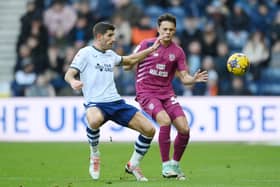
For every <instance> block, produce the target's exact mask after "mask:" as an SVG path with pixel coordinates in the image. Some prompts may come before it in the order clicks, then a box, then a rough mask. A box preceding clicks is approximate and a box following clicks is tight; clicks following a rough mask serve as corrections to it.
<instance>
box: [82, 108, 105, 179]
mask: <svg viewBox="0 0 280 187" xmlns="http://www.w3.org/2000/svg"><path fill="white" fill-rule="evenodd" d="M86 116H87V120H88V127H87V138H88V142H89V144H90V165H89V173H90V176H91V177H92V179H94V180H97V179H99V177H100V152H99V149H98V145H99V136H100V129H99V127H100V126H101V125H102V124H103V123H104V116H103V114H102V112H101V111H100V109H98V108H96V107H90V108H88V109H87V112H86Z"/></svg>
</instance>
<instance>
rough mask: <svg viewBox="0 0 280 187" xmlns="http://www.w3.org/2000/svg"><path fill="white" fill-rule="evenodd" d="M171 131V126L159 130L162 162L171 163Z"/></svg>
mask: <svg viewBox="0 0 280 187" xmlns="http://www.w3.org/2000/svg"><path fill="white" fill-rule="evenodd" d="M170 130H171V126H170V125H168V126H161V127H160V130H159V136H158V142H159V148H160V154H161V160H162V162H166V161H169V152H170Z"/></svg>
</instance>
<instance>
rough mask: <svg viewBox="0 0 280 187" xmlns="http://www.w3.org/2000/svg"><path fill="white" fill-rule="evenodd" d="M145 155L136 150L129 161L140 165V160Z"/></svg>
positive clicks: (133, 164) (134, 164)
mask: <svg viewBox="0 0 280 187" xmlns="http://www.w3.org/2000/svg"><path fill="white" fill-rule="evenodd" d="M143 157H144V156H143V155H141V154H139V153H137V152H136V151H134V152H133V154H132V156H131V158H130V160H129V162H130V164H131V165H132V166H138V165H139V164H140V161H141V160H142V159H143Z"/></svg>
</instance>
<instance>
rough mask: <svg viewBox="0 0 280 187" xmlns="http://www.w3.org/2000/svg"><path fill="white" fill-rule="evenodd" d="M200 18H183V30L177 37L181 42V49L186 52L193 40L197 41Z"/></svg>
mask: <svg viewBox="0 0 280 187" xmlns="http://www.w3.org/2000/svg"><path fill="white" fill-rule="evenodd" d="M199 23H200V18H198V17H191V16H188V17H185V18H184V23H183V30H182V32H181V34H180V35H179V37H180V40H181V42H182V48H183V49H184V50H185V51H187V50H188V46H189V45H190V43H191V42H192V41H193V40H199V38H200V36H201V30H200V28H199Z"/></svg>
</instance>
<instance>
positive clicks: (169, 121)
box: [157, 117, 171, 125]
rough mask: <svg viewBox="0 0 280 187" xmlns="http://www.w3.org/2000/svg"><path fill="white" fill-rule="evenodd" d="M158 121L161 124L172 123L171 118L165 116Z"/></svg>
mask: <svg viewBox="0 0 280 187" xmlns="http://www.w3.org/2000/svg"><path fill="white" fill-rule="evenodd" d="M157 122H158V123H159V124H160V125H170V124H171V119H170V118H169V117H164V118H158V119H157Z"/></svg>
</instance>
